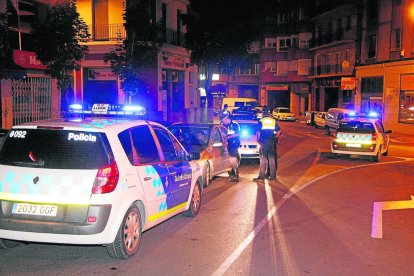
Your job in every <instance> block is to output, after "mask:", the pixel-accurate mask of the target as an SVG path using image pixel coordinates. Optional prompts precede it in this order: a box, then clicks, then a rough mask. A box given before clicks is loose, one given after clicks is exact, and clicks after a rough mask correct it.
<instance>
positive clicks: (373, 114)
mask: <svg viewBox="0 0 414 276" xmlns="http://www.w3.org/2000/svg"><path fill="white" fill-rule="evenodd" d="M378 115H379V114H378V112H376V111H370V112H369V113H368V117H370V118H378Z"/></svg>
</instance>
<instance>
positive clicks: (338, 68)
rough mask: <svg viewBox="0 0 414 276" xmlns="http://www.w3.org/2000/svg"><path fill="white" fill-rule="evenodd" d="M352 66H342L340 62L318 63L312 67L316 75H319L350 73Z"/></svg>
mask: <svg viewBox="0 0 414 276" xmlns="http://www.w3.org/2000/svg"><path fill="white" fill-rule="evenodd" d="M353 68H354V67H353V66H349V67H348V68H343V67H342V65H341V64H328V65H318V66H316V67H315V68H314V69H316V70H314V71H316V72H315V73H316V76H319V75H349V74H352V70H353Z"/></svg>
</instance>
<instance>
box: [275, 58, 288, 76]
mask: <svg viewBox="0 0 414 276" xmlns="http://www.w3.org/2000/svg"><path fill="white" fill-rule="evenodd" d="M288 70H289V61H278V62H277V75H278V76H287V74H288Z"/></svg>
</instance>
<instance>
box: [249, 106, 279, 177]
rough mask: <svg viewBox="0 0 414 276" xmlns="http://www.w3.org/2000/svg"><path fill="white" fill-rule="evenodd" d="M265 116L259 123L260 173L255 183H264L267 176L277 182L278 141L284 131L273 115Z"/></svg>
mask: <svg viewBox="0 0 414 276" xmlns="http://www.w3.org/2000/svg"><path fill="white" fill-rule="evenodd" d="M264 116H265V117H263V119H261V120H260V121H259V131H258V132H257V134H256V135H257V140H258V142H259V144H260V171H259V176H258V177H256V178H254V179H253V180H254V181H263V180H264V179H265V178H266V175H269V180H276V170H277V163H276V162H277V141H278V139H279V137H280V135H281V133H282V131H281V129H280V127H279V124H278V123H277V121H276V120H275V119H274V118H273V117H272V115H271V113H267V114H264ZM267 170H268V171H267Z"/></svg>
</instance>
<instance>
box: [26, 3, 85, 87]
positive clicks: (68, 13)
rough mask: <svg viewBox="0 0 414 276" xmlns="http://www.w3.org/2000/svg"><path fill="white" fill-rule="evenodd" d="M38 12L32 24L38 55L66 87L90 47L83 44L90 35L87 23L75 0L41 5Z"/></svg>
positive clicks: (60, 84) (59, 85)
mask: <svg viewBox="0 0 414 276" xmlns="http://www.w3.org/2000/svg"><path fill="white" fill-rule="evenodd" d="M37 15H38V20H36V21H35V23H34V24H33V26H32V27H33V31H32V34H33V35H32V37H33V39H34V45H35V52H36V56H37V59H38V60H39V61H40V62H42V63H43V64H44V65H46V66H47V67H48V69H49V73H50V75H51V76H52V78H55V79H57V81H58V87H59V89H60V90H61V91H63V90H65V89H66V88H68V87H69V86H70V84H71V75H72V72H73V70H78V69H79V68H80V64H79V62H80V61H81V60H82V58H83V57H84V55H85V53H86V52H87V50H88V47H87V46H86V45H83V44H82V43H83V42H86V41H87V40H88V39H89V37H90V34H89V31H88V26H87V25H86V24H85V22H84V21H83V20H82V19H81V18H80V16H79V13H78V12H77V10H76V0H68V1H63V2H62V3H61V4H59V5H56V6H49V5H42V6H39V8H38V13H37Z"/></svg>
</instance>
